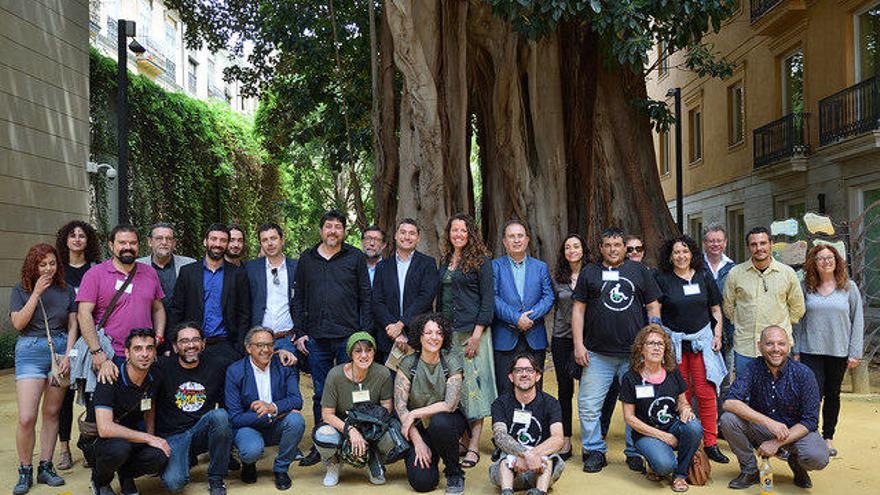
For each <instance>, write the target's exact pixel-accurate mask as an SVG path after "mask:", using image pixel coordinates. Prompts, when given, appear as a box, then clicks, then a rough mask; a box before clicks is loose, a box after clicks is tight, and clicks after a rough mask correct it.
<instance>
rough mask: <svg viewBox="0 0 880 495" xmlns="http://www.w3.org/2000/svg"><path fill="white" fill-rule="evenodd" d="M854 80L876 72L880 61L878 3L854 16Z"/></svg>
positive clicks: (863, 78)
mask: <svg viewBox="0 0 880 495" xmlns="http://www.w3.org/2000/svg"><path fill="white" fill-rule="evenodd" d="M854 38H855V43H856V47H855V52H856V74H855V76H856V81H858V82H861V81H864V80H865V79H870V78H872V77H874V76H875V75H876V74H877V66H878V63H880V60H878V57H880V43H878V40H880V4H875V5H874V6H873V7H870V8H868V9H867V10H865V11H864V12H862V13H860V14H857V15H856V17H855V36H854Z"/></svg>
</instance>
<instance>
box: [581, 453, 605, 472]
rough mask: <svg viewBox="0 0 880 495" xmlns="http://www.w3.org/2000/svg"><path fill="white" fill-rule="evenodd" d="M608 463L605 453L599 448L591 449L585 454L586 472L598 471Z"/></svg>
mask: <svg viewBox="0 0 880 495" xmlns="http://www.w3.org/2000/svg"><path fill="white" fill-rule="evenodd" d="M607 465H608V461H606V460H605V454H604V453H603V452H599V451H598V450H590V451H588V452H587V453H586V454H584V472H585V473H598V472H599V471H601V470H602V468H603V467H605V466H607Z"/></svg>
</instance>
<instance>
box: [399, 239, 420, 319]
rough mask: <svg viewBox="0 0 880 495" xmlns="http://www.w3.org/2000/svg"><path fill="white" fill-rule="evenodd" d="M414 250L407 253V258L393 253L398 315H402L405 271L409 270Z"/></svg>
mask: <svg viewBox="0 0 880 495" xmlns="http://www.w3.org/2000/svg"><path fill="white" fill-rule="evenodd" d="M414 254H415V251H413V252H412V253H409V258H407V259H403V258H401V257H400V255H399V254H395V255H394V257H395V258H396V259H397V290H398V297H399V299H400V316H401V317H403V289H404V286H405V285H406V273H407V272H408V271H409V265H410V263H411V262H412V259H413V255H414Z"/></svg>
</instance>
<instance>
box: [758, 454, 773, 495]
mask: <svg viewBox="0 0 880 495" xmlns="http://www.w3.org/2000/svg"><path fill="white" fill-rule="evenodd" d="M760 472H761V495H773V469H772V468H771V467H770V458H769V457H761V466H760Z"/></svg>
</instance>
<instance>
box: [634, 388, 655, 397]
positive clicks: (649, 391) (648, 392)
mask: <svg viewBox="0 0 880 495" xmlns="http://www.w3.org/2000/svg"><path fill="white" fill-rule="evenodd" d="M653 398H654V386H653V385H636V399H653Z"/></svg>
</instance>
